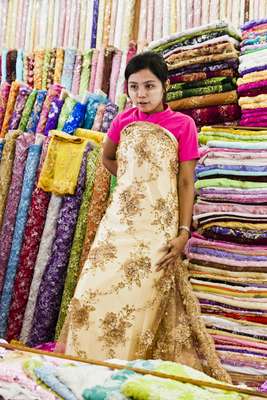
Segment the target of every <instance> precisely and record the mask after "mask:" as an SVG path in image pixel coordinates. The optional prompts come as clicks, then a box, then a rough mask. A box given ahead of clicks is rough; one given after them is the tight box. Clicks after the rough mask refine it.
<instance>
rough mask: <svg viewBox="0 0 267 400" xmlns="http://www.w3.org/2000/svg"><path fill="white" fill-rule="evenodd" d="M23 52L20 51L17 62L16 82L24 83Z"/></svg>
mask: <svg viewBox="0 0 267 400" xmlns="http://www.w3.org/2000/svg"><path fill="white" fill-rule="evenodd" d="M23 71H24V66H23V50H22V49H19V50H18V53H17V61H16V80H17V81H23Z"/></svg>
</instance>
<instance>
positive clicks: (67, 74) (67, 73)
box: [61, 49, 76, 90]
mask: <svg viewBox="0 0 267 400" xmlns="http://www.w3.org/2000/svg"><path fill="white" fill-rule="evenodd" d="M75 56H76V50H75V49H66V50H65V57H64V65H63V72H62V76H61V84H62V86H64V87H65V88H66V89H67V90H71V86H72V79H73V68H74V63H75Z"/></svg>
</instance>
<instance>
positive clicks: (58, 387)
mask: <svg viewBox="0 0 267 400" xmlns="http://www.w3.org/2000/svg"><path fill="white" fill-rule="evenodd" d="M34 372H35V374H36V375H37V376H38V378H39V379H41V381H43V382H44V383H45V384H46V385H47V386H48V387H50V388H51V389H52V390H53V391H54V392H56V393H57V394H58V395H59V396H61V397H63V399H65V400H77V398H76V396H74V394H73V392H72V391H71V390H70V389H69V388H68V387H67V386H66V385H64V383H62V382H61V381H60V380H59V379H58V378H57V376H56V368H55V367H53V366H52V365H44V366H43V367H38V368H34Z"/></svg>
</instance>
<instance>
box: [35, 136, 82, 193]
mask: <svg viewBox="0 0 267 400" xmlns="http://www.w3.org/2000/svg"><path fill="white" fill-rule="evenodd" d="M50 134H52V138H51V140H50V143H49V146H48V151H47V156H46V159H45V162H44V165H43V168H42V170H41V173H40V177H39V181H38V187H40V188H41V189H43V190H44V191H46V192H52V193H55V194H59V195H63V194H74V193H75V189H76V185H77V180H78V175H79V171H80V167H81V162H82V157H83V153H84V150H85V147H86V144H87V142H88V141H87V140H86V139H84V138H81V137H77V136H72V135H68V134H66V133H63V132H60V131H50Z"/></svg>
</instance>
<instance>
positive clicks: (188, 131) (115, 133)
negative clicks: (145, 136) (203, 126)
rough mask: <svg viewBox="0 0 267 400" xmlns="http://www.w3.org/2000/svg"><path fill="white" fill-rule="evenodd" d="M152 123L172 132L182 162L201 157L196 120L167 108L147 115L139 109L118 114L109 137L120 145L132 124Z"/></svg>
mask: <svg viewBox="0 0 267 400" xmlns="http://www.w3.org/2000/svg"><path fill="white" fill-rule="evenodd" d="M137 121H142V122H151V123H153V124H157V125H160V126H161V127H162V128H165V129H167V130H168V131H169V132H171V133H172V134H173V135H174V136H175V137H176V139H177V140H178V143H179V150H178V159H179V161H180V162H183V161H189V160H194V159H196V158H198V157H199V153H198V140H197V128H196V125H195V122H194V120H193V119H192V118H191V117H189V116H188V115H185V114H182V113H180V112H176V111H172V110H171V109H170V108H169V107H167V108H166V109H165V110H164V111H161V112H156V113H154V114H146V113H143V112H142V111H140V110H139V109H138V108H137V107H134V108H130V109H129V110H126V111H124V112H122V113H120V114H118V115H117V116H116V117H115V118H114V120H113V121H112V124H111V126H110V128H109V131H108V137H109V138H110V139H111V140H112V141H113V142H114V143H119V141H120V134H121V131H122V130H123V128H125V127H126V126H127V125H129V124H130V123H132V122H137Z"/></svg>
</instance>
